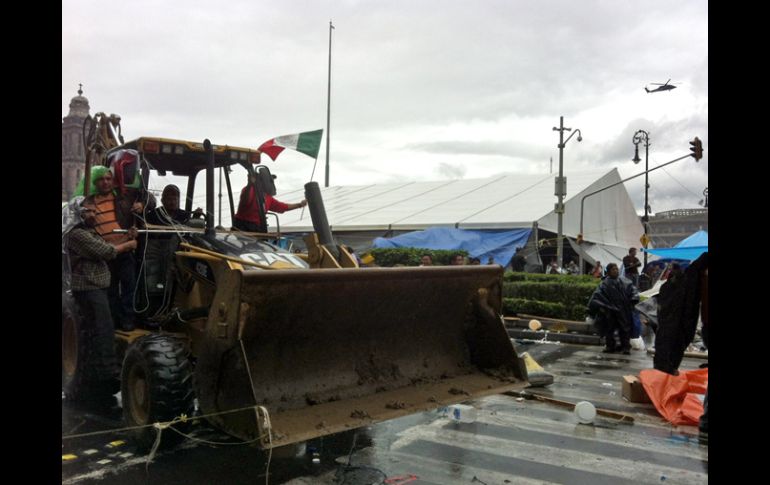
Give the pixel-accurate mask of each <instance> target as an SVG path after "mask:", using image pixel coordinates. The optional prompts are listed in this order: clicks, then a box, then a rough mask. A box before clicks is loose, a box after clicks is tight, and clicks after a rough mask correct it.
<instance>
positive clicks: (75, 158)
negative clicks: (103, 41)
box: [61, 84, 90, 201]
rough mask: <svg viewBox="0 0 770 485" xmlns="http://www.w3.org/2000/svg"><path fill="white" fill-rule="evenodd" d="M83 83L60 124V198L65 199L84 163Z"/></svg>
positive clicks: (85, 109) (85, 103)
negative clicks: (67, 113)
mask: <svg viewBox="0 0 770 485" xmlns="http://www.w3.org/2000/svg"><path fill="white" fill-rule="evenodd" d="M82 88H83V85H82V84H81V85H80V89H78V95H77V96H75V97H74V98H72V101H70V113H69V115H67V116H65V117H64V118H63V119H62V124H61V198H62V201H67V200H69V199H70V198H71V197H72V193H73V192H74V191H75V185H77V183H78V181H80V178H81V177H82V176H83V169H84V168H85V163H86V152H85V148H84V147H83V122H84V121H85V119H86V117H87V116H88V115H89V110H90V108H89V106H88V99H87V98H85V97H84V96H83V89H82Z"/></svg>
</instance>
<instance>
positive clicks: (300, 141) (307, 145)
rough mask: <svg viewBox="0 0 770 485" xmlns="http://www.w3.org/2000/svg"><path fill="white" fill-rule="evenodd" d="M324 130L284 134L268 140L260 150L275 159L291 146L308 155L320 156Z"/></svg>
mask: <svg viewBox="0 0 770 485" xmlns="http://www.w3.org/2000/svg"><path fill="white" fill-rule="evenodd" d="M323 132H324V131H323V130H315V131H306V132H304V133H298V134H296V135H283V136H279V137H276V138H273V139H272V140H267V141H266V142H265V143H263V144H262V145H261V146H260V147H259V151H260V152H262V153H266V154H267V156H269V157H270V158H271V159H273V161H275V159H276V157H277V156H278V155H279V154H280V153H281V152H282V151H284V150H285V149H286V148H291V149H292V150H296V151H298V152H300V153H304V154H305V155H307V156H310V157H313V158H318V150H319V149H320V148H321V136H322V135H323Z"/></svg>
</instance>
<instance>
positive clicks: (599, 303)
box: [588, 263, 639, 355]
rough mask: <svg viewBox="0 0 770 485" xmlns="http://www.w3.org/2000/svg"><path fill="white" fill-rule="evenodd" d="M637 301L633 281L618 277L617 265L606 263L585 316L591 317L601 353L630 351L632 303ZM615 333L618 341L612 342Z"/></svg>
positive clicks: (626, 352) (628, 352) (637, 296)
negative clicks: (599, 338) (593, 320)
mask: <svg viewBox="0 0 770 485" xmlns="http://www.w3.org/2000/svg"><path fill="white" fill-rule="evenodd" d="M637 303H639V292H638V290H637V289H636V286H634V284H633V283H632V282H631V281H630V280H628V279H626V278H623V277H621V276H620V270H619V269H618V265H617V264H615V263H610V264H608V265H607V276H605V278H604V279H603V280H602V282H601V283H599V286H598V287H597V288H596V290H595V291H594V293H593V294H592V295H591V298H590V300H589V301H588V315H589V316H591V317H592V318H594V319H595V325H596V328H597V330H598V331H599V335H601V336H602V337H604V341H605V348H604V350H603V351H602V352H604V353H615V352H618V351H620V352H622V353H623V354H626V355H628V354H630V353H631V331H632V330H633V325H634V319H633V310H634V305H636V304H637ZM615 332H617V333H618V337H619V339H620V343H619V344H618V343H617V342H616V341H615Z"/></svg>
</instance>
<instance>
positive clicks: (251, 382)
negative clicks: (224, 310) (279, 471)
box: [238, 338, 273, 485]
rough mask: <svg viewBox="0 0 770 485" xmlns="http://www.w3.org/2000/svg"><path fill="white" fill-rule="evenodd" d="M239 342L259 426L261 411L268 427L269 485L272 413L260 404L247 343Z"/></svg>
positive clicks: (266, 471) (240, 340)
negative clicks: (247, 353) (247, 352)
mask: <svg viewBox="0 0 770 485" xmlns="http://www.w3.org/2000/svg"><path fill="white" fill-rule="evenodd" d="M238 342H240V344H241V353H242V354H243V363H244V366H245V367H246V373H247V374H248V376H249V385H250V386H251V394H252V396H254V412H255V413H256V415H257V426H259V420H260V414H259V413H260V412H262V413H263V416H264V425H263V427H264V428H266V429H267V439H268V444H269V445H270V448H269V451H268V452H267V465H266V466H265V485H268V480H269V478H270V460H271V459H272V458H273V425H272V423H271V422H270V413H268V412H267V408H266V407H264V406H260V405H259V404H258V403H259V399H258V398H257V390H256V389H255V388H254V379H252V377H251V367H250V366H249V359H248V356H247V355H246V345H245V344H244V343H243V339H242V338H239V339H238Z"/></svg>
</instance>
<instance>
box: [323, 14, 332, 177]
mask: <svg viewBox="0 0 770 485" xmlns="http://www.w3.org/2000/svg"><path fill="white" fill-rule="evenodd" d="M332 29H334V26H333V25H332V21H331V20H329V77H328V82H327V88H326V181H325V182H326V183H325V184H324V187H328V186H329V134H330V133H331V131H329V121H330V119H331V116H330V114H331V102H332Z"/></svg>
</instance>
